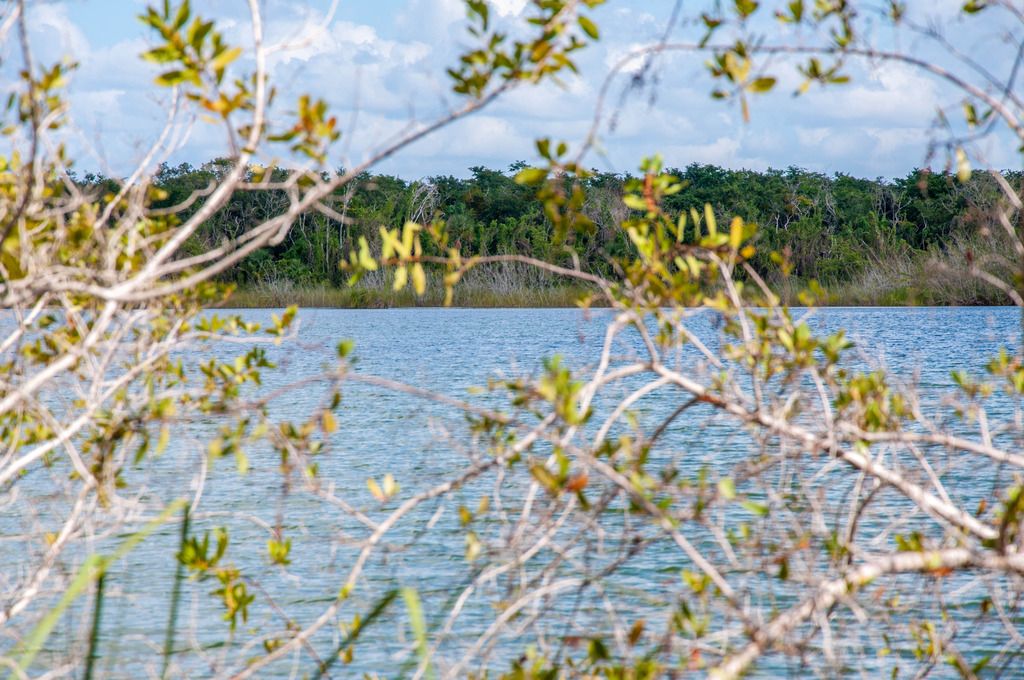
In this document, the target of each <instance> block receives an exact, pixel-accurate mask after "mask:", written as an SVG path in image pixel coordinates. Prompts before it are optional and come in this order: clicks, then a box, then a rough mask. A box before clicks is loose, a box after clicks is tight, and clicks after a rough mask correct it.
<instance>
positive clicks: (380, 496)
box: [366, 477, 388, 502]
mask: <svg viewBox="0 0 1024 680" xmlns="http://www.w3.org/2000/svg"><path fill="white" fill-rule="evenodd" d="M366 488H367V489H369V490H370V493H372V494H373V497H374V498H376V499H377V500H378V501H381V502H383V501H386V500H387V499H388V497H387V496H386V495H385V494H384V491H383V490H382V489H381V488H380V484H378V483H377V480H376V479H374V478H373V477H370V478H369V479H367V480H366Z"/></svg>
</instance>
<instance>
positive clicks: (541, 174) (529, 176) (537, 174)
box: [516, 168, 548, 186]
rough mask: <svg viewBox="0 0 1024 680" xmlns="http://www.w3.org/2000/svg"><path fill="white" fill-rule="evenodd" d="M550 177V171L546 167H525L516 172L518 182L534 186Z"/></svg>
mask: <svg viewBox="0 0 1024 680" xmlns="http://www.w3.org/2000/svg"><path fill="white" fill-rule="evenodd" d="M547 177H548V171H547V170H545V169H544V168H524V169H522V170H520V171H519V172H517V173H516V184H525V185H527V186H533V185H536V184H540V183H541V182H543V181H544V180H545V179H547Z"/></svg>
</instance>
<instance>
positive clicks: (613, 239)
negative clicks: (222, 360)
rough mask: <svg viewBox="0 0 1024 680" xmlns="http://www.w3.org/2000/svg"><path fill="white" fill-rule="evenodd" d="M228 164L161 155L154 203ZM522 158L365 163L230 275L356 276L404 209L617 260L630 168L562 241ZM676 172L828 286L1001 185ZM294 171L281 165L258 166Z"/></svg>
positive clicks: (501, 237) (598, 262) (960, 215)
mask: <svg viewBox="0 0 1024 680" xmlns="http://www.w3.org/2000/svg"><path fill="white" fill-rule="evenodd" d="M228 167H230V166H229V164H228V163H227V162H226V161H224V160H221V159H215V160H212V161H209V162H206V163H203V164H201V165H199V166H193V165H191V164H189V163H182V164H179V165H168V164H164V165H162V166H161V167H160V170H159V172H158V173H157V174H156V177H155V181H154V186H155V187H156V188H157V189H158V190H160V191H161V192H163V194H162V198H160V200H157V201H155V202H154V205H155V206H156V207H158V208H168V207H171V206H177V205H181V204H185V203H187V202H188V201H189V199H190V197H193V193H195V192H199V194H200V196H199V197H198V200H193V202H192V203H191V205H190V206H188V207H187V208H186V209H185V210H183V211H182V213H181V219H187V218H188V216H189V215H190V214H192V213H193V212H194V211H195V210H197V209H199V207H200V206H201V205H202V202H203V197H202V195H201V194H202V190H203V189H204V187H206V186H207V185H208V184H210V183H211V182H217V181H219V180H220V179H221V177H222V176H223V174H224V172H225V170H226V169H227V168H228ZM524 167H526V164H525V163H523V162H517V163H514V164H512V165H511V166H510V167H509V168H508V169H507V170H505V171H502V170H495V169H491V168H485V167H482V166H475V167H472V168H470V169H469V173H470V174H469V176H468V177H464V178H460V177H455V176H452V175H436V176H433V177H428V178H425V179H420V180H414V181H409V180H405V179H402V178H400V177H396V176H394V175H388V174H371V173H363V174H362V175H360V176H359V177H358V178H357V180H356V181H354V182H352V183H351V184H350V185H349V186H347V187H346V189H345V190H344V191H343V192H341V191H339V192H338V194H337V196H335V197H334V199H335V200H334V211H333V214H322V213H306V214H302V215H299V216H298V218H297V220H296V223H295V226H294V228H292V229H291V230H290V231H289V232H288V233H287V235H285V237H284V238H283V239H282V240H281V242H280V243H277V244H276V245H272V246H271V247H269V248H265V249H261V250H259V251H257V252H256V253H254V254H252V255H251V256H249V257H248V258H246V259H245V260H244V261H242V262H241V263H240V264H238V265H237V266H235V267H233V268H231V269H230V270H229V271H228V272H226V273H225V274H224V275H223V279H224V280H226V281H229V282H233V283H236V284H239V285H241V286H243V287H246V286H259V285H263V284H267V283H278V282H282V281H285V282H289V283H291V284H294V285H295V286H299V287H302V286H323V285H329V286H340V285H342V284H343V283H344V282H345V280H346V278H347V274H346V273H345V272H344V271H342V269H341V268H340V267H339V262H341V261H342V260H344V259H346V257H347V255H348V252H349V250H351V249H352V248H353V247H354V244H355V243H356V242H357V240H358V238H359V237H361V236H362V237H365V238H367V240H368V241H369V242H370V243H371V247H372V248H374V249H375V250H376V249H377V248H378V247H379V228H380V227H381V226H386V227H394V226H401V225H402V224H403V223H404V222H406V221H408V220H414V221H418V222H429V221H431V220H437V219H441V220H444V221H445V223H446V225H447V230H448V233H449V234H450V242H451V244H452V245H453V246H454V247H456V248H458V249H459V250H460V252H461V253H462V254H463V255H464V256H471V255H496V254H508V253H518V254H523V255H529V256H532V257H536V258H538V259H542V260H545V261H552V262H561V263H572V262H573V261H574V260H575V261H578V262H579V265H580V266H581V267H583V268H585V269H588V270H591V271H597V272H608V271H609V267H611V266H612V264H611V263H612V262H614V261H615V260H616V259H617V258H621V257H623V256H625V255H627V254H628V253H629V251H630V249H631V244H630V242H629V239H628V237H627V236H626V234H625V232H624V231H623V230H622V229H620V228H619V225H620V224H621V223H622V222H623V221H624V220H626V219H628V218H629V216H630V213H631V212H632V211H631V209H630V208H628V207H627V206H626V205H625V204H624V203H623V202H622V196H623V193H624V186H625V184H626V182H627V181H628V180H629V179H631V176H630V175H628V174H619V173H611V172H598V171H594V172H593V173H592V174H591V176H589V177H587V178H584V179H582V180H578V181H580V182H581V183H582V185H583V189H584V190H585V194H586V201H585V203H584V209H583V213H584V214H585V215H586V216H587V217H589V218H590V220H591V221H592V222H593V228H592V229H591V230H589V231H588V232H584V233H578V234H574V235H573V239H572V242H571V243H560V242H559V241H558V239H556V238H553V230H552V226H551V221H550V220H549V219H548V218H547V217H546V216H545V214H544V208H543V204H542V203H541V201H539V200H538V199H537V197H536V195H535V191H534V190H533V189H532V188H531V187H529V186H523V185H521V184H519V183H517V182H516V181H515V175H516V173H517V172H518V171H519V170H521V169H523V168H524ZM339 172H341V171H340V170H339ZM668 173H669V174H672V175H675V176H676V177H678V178H679V179H680V180H682V185H683V189H682V190H681V191H679V192H678V193H676V194H674V195H672V196H668V197H666V199H665V207H666V209H667V210H669V211H672V212H677V213H684V214H685V213H688V212H689V211H690V209H696V210H697V211H698V212H700V211H701V210H702V208H703V206H704V205H705V204H710V205H712V206H714V207H715V210H716V212H717V213H719V216H720V218H728V217H731V216H733V215H738V216H741V217H743V218H744V219H745V220H747V221H750V222H754V223H756V224H757V225H758V227H759V231H758V255H757V256H756V257H755V260H754V265H755V267H757V268H758V269H759V270H760V271H761V272H762V274H766V275H769V276H770V275H773V274H774V273H775V272H776V271H777V270H778V267H777V266H776V263H777V262H778V257H776V258H774V260H775V262H774V263H773V258H772V257H771V254H772V253H773V252H774V253H779V254H783V255H784V256H785V257H786V259H787V260H788V263H789V269H790V271H791V272H792V273H793V274H795V275H796V276H797V277H800V278H803V279H816V280H819V281H822V282H825V283H831V284H842V283H843V282H844V281H848V280H850V279H851V278H852V277H855V276H857V275H858V274H860V273H862V272H863V271H864V270H865V269H866V268H869V267H871V265H872V264H873V262H876V261H878V260H879V259H885V258H907V257H913V256H914V255H915V254H919V253H926V252H929V251H932V252H942V251H944V250H945V249H946V247H947V246H948V245H949V244H951V243H953V242H956V241H958V240H960V241H963V240H970V239H972V238H974V237H976V236H977V234H978V232H979V230H980V231H981V232H983V233H989V232H990V231H991V224H992V223H994V219H993V218H992V217H991V215H992V214H993V211H994V210H995V209H996V207H997V205H998V203H999V200H1000V196H1001V194H1000V189H999V187H998V186H997V185H996V183H995V181H994V180H993V179H992V178H991V177H990V176H988V175H986V174H980V173H975V174H974V175H973V176H972V177H971V178H970V179H969V180H968V181H966V182H961V181H958V180H957V178H956V177H955V176H954V175H952V174H951V173H947V172H932V171H928V170H913V171H911V172H909V173H907V174H906V175H904V176H902V177H897V178H894V179H884V178H875V179H865V178H858V177H854V176H852V175H848V174H844V173H835V174H832V175H828V174H825V173H820V172H813V171H810V170H805V169H801V168H797V167H789V168H786V169H769V170H765V171H756V170H732V169H728V168H723V167H718V166H715V165H709V164H700V163H691V164H690V165H688V166H686V167H685V168H669V169H668ZM287 175H288V172H287V171H286V170H284V169H272V170H270V171H264V172H263V174H262V177H261V178H262V179H264V180H266V181H271V180H272V179H273V178H275V177H276V178H284V177H286V176H287ZM1004 176H1005V177H1006V178H1007V180H1008V181H1009V182H1010V183H1011V184H1013V185H1014V186H1017V185H1019V184H1020V181H1021V179H1022V173H1020V172H1007V173H1005V174H1004ZM82 184H84V185H91V186H94V187H95V186H103V185H110V186H111V187H113V186H115V185H116V183H115V182H113V181H112V180H111V179H109V178H105V177H102V176H97V175H95V174H87V175H85V176H84V178H83V180H82ZM193 198H195V197H193ZM288 201H289V199H288V195H287V190H286V189H284V188H281V189H270V190H263V191H242V192H238V193H236V194H235V195H234V196H232V197H231V200H230V201H228V202H227V204H226V205H225V206H224V207H223V208H221V209H220V210H218V211H217V212H216V213H215V214H214V215H213V217H212V218H210V219H209V220H207V221H206V222H205V224H204V225H203V226H202V228H200V229H199V230H198V231H197V232H196V233H195V234H194V235H193V236H192V237H191V239H190V241H189V243H188V244H187V246H186V248H185V251H184V253H185V254H186V255H187V254H189V253H200V252H205V251H206V250H207V249H209V248H211V247H214V246H216V245H217V244H218V243H221V242H222V241H224V240H225V239H232V238H235V237H237V236H238V235H240V234H242V233H244V232H245V231H246V230H247V229H248V228H250V227H251V225H253V224H258V223H261V222H263V221H265V220H267V219H268V218H270V217H271V216H273V215H275V214H279V213H280V211H281V210H283V209H285V208H286V207H287V205H288Z"/></svg>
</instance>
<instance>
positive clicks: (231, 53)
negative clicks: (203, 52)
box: [210, 47, 242, 71]
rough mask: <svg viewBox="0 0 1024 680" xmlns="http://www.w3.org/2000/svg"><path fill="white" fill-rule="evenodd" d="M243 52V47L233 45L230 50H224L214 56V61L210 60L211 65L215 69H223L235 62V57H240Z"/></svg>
mask: <svg viewBox="0 0 1024 680" xmlns="http://www.w3.org/2000/svg"><path fill="white" fill-rule="evenodd" d="M241 54H242V48H241V47H232V48H231V49H229V50H224V51H223V52H221V53H220V54H218V55H217V56H216V57H214V59H213V61H211V62H210V67H211V68H212V69H213V70H214V71H223V70H224V68H225V67H226V66H227V65H228V64H230V63H231V62H233V61H234V60H235V59H238V57H239V55H241Z"/></svg>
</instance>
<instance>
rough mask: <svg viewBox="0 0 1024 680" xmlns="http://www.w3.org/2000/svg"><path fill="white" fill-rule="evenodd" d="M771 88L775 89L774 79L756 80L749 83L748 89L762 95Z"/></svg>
mask: <svg viewBox="0 0 1024 680" xmlns="http://www.w3.org/2000/svg"><path fill="white" fill-rule="evenodd" d="M773 87H775V78H771V77H764V78H757V79H756V80H754V81H753V82H751V83H750V86H749V89H750V91H751V92H757V93H762V92H768V91H769V90H771V89H772V88H773Z"/></svg>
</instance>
